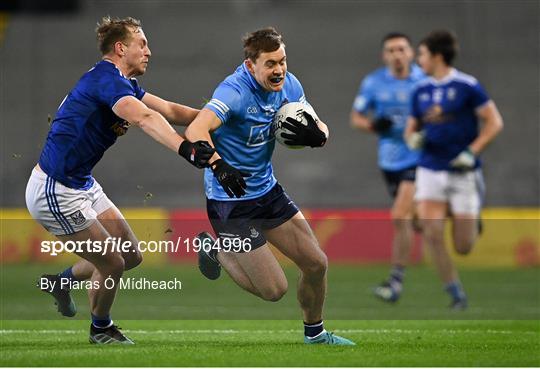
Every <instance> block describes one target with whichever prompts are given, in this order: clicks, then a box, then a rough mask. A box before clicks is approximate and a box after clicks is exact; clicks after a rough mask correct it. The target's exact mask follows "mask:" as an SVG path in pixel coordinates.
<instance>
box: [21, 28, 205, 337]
mask: <svg viewBox="0 0 540 369" xmlns="http://www.w3.org/2000/svg"><path fill="white" fill-rule="evenodd" d="M96 32H97V39H98V45H99V49H100V51H101V53H102V60H101V61H100V62H98V63H97V64H96V65H95V66H94V67H93V68H91V69H90V70H89V71H88V72H86V73H85V74H84V75H83V76H82V77H81V79H80V80H79V81H78V82H77V84H76V85H75V87H74V88H73V89H72V90H71V91H70V92H69V94H68V95H67V96H66V97H65V98H64V100H63V101H62V103H61V104H60V107H59V108H58V111H57V113H56V116H55V119H54V120H53V122H52V125H51V129H50V131H49V134H48V136H47V140H46V142H45V145H44V147H43V150H42V152H41V156H40V158H39V162H38V164H37V165H36V167H35V168H34V169H33V171H32V175H31V177H30V180H29V181H28V185H27V188H26V203H27V207H28V210H29V211H30V213H31V215H32V216H33V218H34V219H36V220H37V221H38V222H39V223H41V224H42V225H43V227H45V228H46V229H47V230H48V231H49V232H51V233H52V234H54V235H56V236H57V237H58V239H59V240H60V241H64V243H65V242H69V241H86V240H90V241H92V242H102V245H103V243H104V242H105V241H106V240H107V239H110V238H111V237H116V238H117V239H118V238H121V239H122V240H123V241H130V242H131V247H130V249H129V250H128V251H126V252H119V251H111V250H110V248H109V249H108V250H106V252H102V251H98V252H94V251H93V250H91V249H88V248H84V249H81V250H79V251H78V252H76V253H77V255H78V256H80V257H81V258H82V260H80V261H79V262H77V263H76V264H75V265H73V266H72V267H70V268H68V269H66V270H65V271H63V272H62V273H60V274H59V275H43V276H42V278H41V281H47V282H48V284H49V286H50V288H46V289H43V288H42V289H43V290H45V291H46V292H48V293H50V294H51V295H52V296H53V297H54V298H55V300H56V304H57V305H58V310H59V311H60V312H61V313H62V314H63V315H65V316H74V315H75V313H76V309H75V305H74V303H73V300H72V299H71V297H70V294H69V287H68V286H69V283H73V282H80V281H85V280H88V279H90V280H91V282H92V286H93V287H92V288H89V289H88V296H89V300H90V308H91V313H92V323H91V325H90V342H91V343H98V344H109V343H123V344H132V343H133V342H132V341H131V340H130V339H129V338H127V337H126V336H124V335H123V334H122V333H121V332H120V331H119V330H118V328H117V327H116V326H115V325H114V324H113V321H112V320H111V317H110V310H111V307H112V304H113V302H114V299H115V294H116V290H117V288H118V282H119V279H120V277H121V276H122V273H123V272H124V270H128V269H131V268H134V267H136V266H137V265H138V264H140V263H141V261H142V256H141V254H140V252H139V250H138V249H137V238H136V236H135V235H134V233H133V231H132V230H131V228H130V227H129V225H128V224H127V222H126V221H125V219H124V217H123V215H122V214H121V213H120V211H119V210H118V208H117V207H116V206H115V205H114V204H113V203H112V202H111V200H110V199H109V198H108V197H107V195H105V193H104V192H103V189H102V188H101V186H100V185H99V183H98V182H97V181H96V180H95V179H94V177H93V176H92V169H93V167H94V166H95V165H96V164H97V163H98V161H99V160H100V159H101V158H102V156H103V154H104V153H105V151H106V150H107V149H108V148H109V147H110V146H111V145H113V144H114V143H115V141H116V139H117V138H118V137H119V136H122V135H124V134H125V133H126V131H127V129H128V128H129V127H130V126H131V125H133V126H137V127H139V128H141V129H142V130H143V131H144V132H145V133H146V134H148V135H149V136H151V137H152V138H153V139H154V140H156V141H157V142H159V143H161V144H162V145H164V146H166V147H168V148H169V149H171V150H173V151H174V152H177V153H178V154H179V155H181V156H182V157H184V158H185V159H186V160H188V162H190V163H191V164H192V165H194V166H196V167H198V168H202V167H204V166H206V165H207V162H208V160H209V159H210V157H211V156H212V155H213V154H214V151H215V150H214V149H213V148H211V147H210V146H209V144H208V143H207V142H203V141H199V142H195V143H191V142H189V141H188V140H186V139H184V138H183V137H182V136H180V135H179V134H178V133H176V131H175V130H174V129H173V128H172V127H171V125H170V124H169V122H171V123H173V124H178V125H184V126H186V125H188V124H189V123H190V122H191V121H192V120H193V119H194V118H195V116H196V115H197V114H198V110H197V109H192V108H190V107H187V106H184V105H180V104H176V103H173V102H170V101H166V100H163V99H161V98H159V97H157V96H155V95H152V94H150V93H148V92H146V91H145V90H144V89H142V88H141V87H140V86H139V85H138V83H137V80H136V79H135V78H133V77H135V76H139V75H142V74H144V73H145V71H146V68H147V66H148V62H149V58H150V55H151V52H150V49H149V47H148V41H147V39H146V37H145V35H144V32H143V30H142V28H141V23H140V21H138V20H136V19H133V18H125V19H111V18H110V17H105V18H103V19H102V21H101V23H99V24H98V27H97V29H96ZM108 278H110V280H109V282H110V281H112V282H114V283H113V284H112V287H111V284H110V283H109V284H107V286H106V285H105V280H106V279H108ZM68 282H69V283H68Z"/></svg>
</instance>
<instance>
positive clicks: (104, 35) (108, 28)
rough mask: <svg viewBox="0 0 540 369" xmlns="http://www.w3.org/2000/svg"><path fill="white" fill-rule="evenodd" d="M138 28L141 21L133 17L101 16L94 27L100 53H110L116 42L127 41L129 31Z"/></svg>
mask: <svg viewBox="0 0 540 369" xmlns="http://www.w3.org/2000/svg"><path fill="white" fill-rule="evenodd" d="M139 28H141V21H140V20H138V19H135V18H131V17H127V18H124V19H120V18H111V17H110V16H106V17H103V18H102V19H101V22H98V24H97V27H96V35H97V41H98V48H99V51H101V54H102V55H106V54H108V53H110V52H111V51H112V50H113V48H114V44H115V43H116V42H118V41H121V42H127V41H128V40H129V39H130V38H131V32H133V31H135V32H136V31H137V30H138V29H139Z"/></svg>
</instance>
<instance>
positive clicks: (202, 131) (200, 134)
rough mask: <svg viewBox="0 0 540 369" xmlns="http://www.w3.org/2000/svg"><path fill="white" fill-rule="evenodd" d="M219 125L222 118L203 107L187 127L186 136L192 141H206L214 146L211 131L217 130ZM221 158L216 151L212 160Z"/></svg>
mask: <svg viewBox="0 0 540 369" xmlns="http://www.w3.org/2000/svg"><path fill="white" fill-rule="evenodd" d="M219 126H221V120H220V119H219V118H218V117H217V115H216V114H215V113H214V112H213V111H211V110H209V109H203V110H201V111H200V113H199V114H198V115H197V117H196V118H195V119H194V120H193V122H191V124H190V125H189V126H188V127H187V128H186V132H185V133H186V138H187V139H188V140H190V141H206V142H209V143H210V144H211V145H212V146H214V143H213V142H212V137H210V132H212V131H215V130H216V129H218V128H219ZM220 158H221V157H220V156H219V154H218V153H217V152H216V153H215V154H214V156H213V157H212V159H211V160H210V162H214V161H215V160H217V159H220Z"/></svg>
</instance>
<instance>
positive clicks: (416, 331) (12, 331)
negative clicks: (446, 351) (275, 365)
mask: <svg viewBox="0 0 540 369" xmlns="http://www.w3.org/2000/svg"><path fill="white" fill-rule="evenodd" d="M85 332H87V331H86V330H82V329H80V330H73V329H65V330H64V329H41V330H33V329H2V330H0V334H25V333H37V334H62V333H63V334H81V333H85ZM124 332H126V333H135V334H249V333H253V334H268V333H269V334H272V333H301V331H300V330H297V329H279V330H247V329H246V330H236V329H172V330H160V329H158V330H139V329H133V330H128V329H126V330H124ZM332 332H336V333H365V334H388V333H393V334H422V333H444V334H495V335H496V334H502V335H508V334H532V335H538V334H540V331H508V330H495V329H487V330H481V329H439V330H421V329H399V328H396V329H334V330H332Z"/></svg>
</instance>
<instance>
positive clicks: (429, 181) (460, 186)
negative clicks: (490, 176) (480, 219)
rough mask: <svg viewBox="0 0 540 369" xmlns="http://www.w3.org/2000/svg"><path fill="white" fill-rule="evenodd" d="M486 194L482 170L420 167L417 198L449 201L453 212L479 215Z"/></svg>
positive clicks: (418, 199) (417, 180)
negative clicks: (461, 170) (453, 170)
mask: <svg viewBox="0 0 540 369" xmlns="http://www.w3.org/2000/svg"><path fill="white" fill-rule="evenodd" d="M483 196H484V179H483V177H482V170H481V169H477V170H474V171H467V172H449V171H446V170H437V171H436V170H431V169H427V168H422V167H418V168H417V169H416V194H415V196H414V198H415V200H417V201H421V200H433V201H441V202H446V203H448V206H449V207H450V210H451V211H452V213H453V214H470V215H475V216H477V215H479V214H480V210H481V208H482V201H483Z"/></svg>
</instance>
